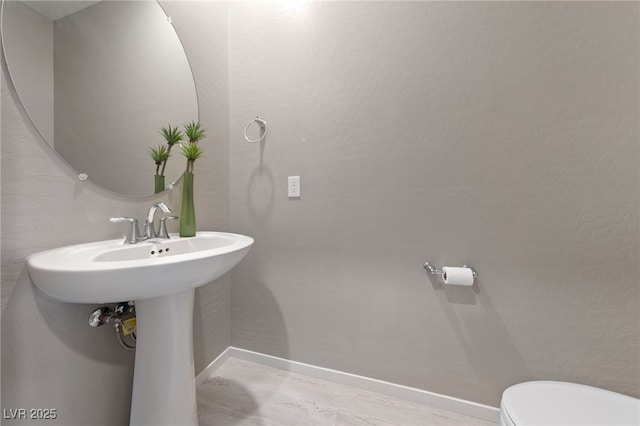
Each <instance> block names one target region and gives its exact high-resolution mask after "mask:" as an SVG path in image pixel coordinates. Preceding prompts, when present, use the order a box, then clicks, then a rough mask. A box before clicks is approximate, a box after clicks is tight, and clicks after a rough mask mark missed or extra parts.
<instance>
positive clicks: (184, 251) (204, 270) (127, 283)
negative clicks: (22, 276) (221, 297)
mask: <svg viewBox="0 0 640 426" xmlns="http://www.w3.org/2000/svg"><path fill="white" fill-rule="evenodd" d="M252 244H253V238H250V237H247V236H244V235H238V234H229V233H224V232H198V233H197V234H196V236H195V237H190V238H180V237H178V236H177V234H176V235H173V234H172V235H171V239H168V240H166V239H155V240H150V241H143V242H140V243H138V244H125V243H123V242H122V239H119V240H109V241H99V242H95V243H87V244H77V245H73V246H67V247H61V248H57V249H53V250H48V251H44V252H41V253H37V254H34V255H32V256H30V257H29V258H28V260H27V265H28V269H29V275H30V276H31V279H32V280H33V282H34V283H35V284H36V286H37V287H38V288H39V289H40V290H41V291H42V292H43V293H45V294H46V295H48V296H50V297H52V298H54V299H57V300H60V301H63V302H70V303H110V302H122V301H128V300H136V301H137V300H143V299H150V298H154V297H159V296H165V295H168V294H172V293H178V292H180V291H183V290H185V289H189V288H194V287H198V286H201V285H204V284H207V283H210V282H211V281H213V280H215V279H216V278H219V277H220V276H222V275H223V274H225V273H226V272H227V271H229V270H230V269H231V268H233V267H234V266H235V265H236V264H237V263H238V262H239V261H240V260H242V258H243V257H244V256H245V255H246V254H247V252H248V251H249V248H250V247H251V245H252Z"/></svg>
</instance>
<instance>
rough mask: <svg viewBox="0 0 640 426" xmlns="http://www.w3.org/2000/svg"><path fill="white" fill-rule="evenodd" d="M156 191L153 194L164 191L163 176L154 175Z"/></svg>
mask: <svg viewBox="0 0 640 426" xmlns="http://www.w3.org/2000/svg"><path fill="white" fill-rule="evenodd" d="M154 178H155V184H156V190H155V194H157V193H158V192H162V191H164V175H154Z"/></svg>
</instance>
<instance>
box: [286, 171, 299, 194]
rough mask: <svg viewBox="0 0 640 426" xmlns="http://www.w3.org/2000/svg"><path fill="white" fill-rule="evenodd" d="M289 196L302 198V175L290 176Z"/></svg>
mask: <svg viewBox="0 0 640 426" xmlns="http://www.w3.org/2000/svg"><path fill="white" fill-rule="evenodd" d="M288 192H289V198H300V176H289V190H288Z"/></svg>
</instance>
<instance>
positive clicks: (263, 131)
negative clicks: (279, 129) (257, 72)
mask: <svg viewBox="0 0 640 426" xmlns="http://www.w3.org/2000/svg"><path fill="white" fill-rule="evenodd" d="M253 123H257V124H258V127H260V137H259V138H258V139H251V138H249V135H247V131H248V130H249V127H251V125H252V124H253ZM265 136H267V122H266V121H264V120H263V119H261V118H258V116H257V115H256V118H254V119H253V121H250V122H249V124H247V127H245V128H244V138H245V139H246V140H247V142H251V143H256V142H260V141H261V140H262V139H264V137H265Z"/></svg>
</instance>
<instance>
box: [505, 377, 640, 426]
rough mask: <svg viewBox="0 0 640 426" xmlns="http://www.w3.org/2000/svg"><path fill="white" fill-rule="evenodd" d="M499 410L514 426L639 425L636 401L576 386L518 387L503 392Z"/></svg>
mask: <svg viewBox="0 0 640 426" xmlns="http://www.w3.org/2000/svg"><path fill="white" fill-rule="evenodd" d="M501 406H502V410H503V411H504V412H505V413H506V414H507V415H508V416H509V417H510V418H511V420H512V421H513V423H515V424H516V425H518V426H529V425H563V426H589V425H611V426H613V425H616V426H617V425H636V426H637V425H640V400H639V399H636V398H632V397H630V396H626V395H622V394H619V393H615V392H611V391H608V390H604V389H599V388H594V387H592V386H586V385H580V384H576V383H567V382H554V381H536V382H525V383H520V384H518V385H514V386H511V387H510V388H508V389H507V390H505V391H504V393H503V394H502V403H501Z"/></svg>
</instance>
